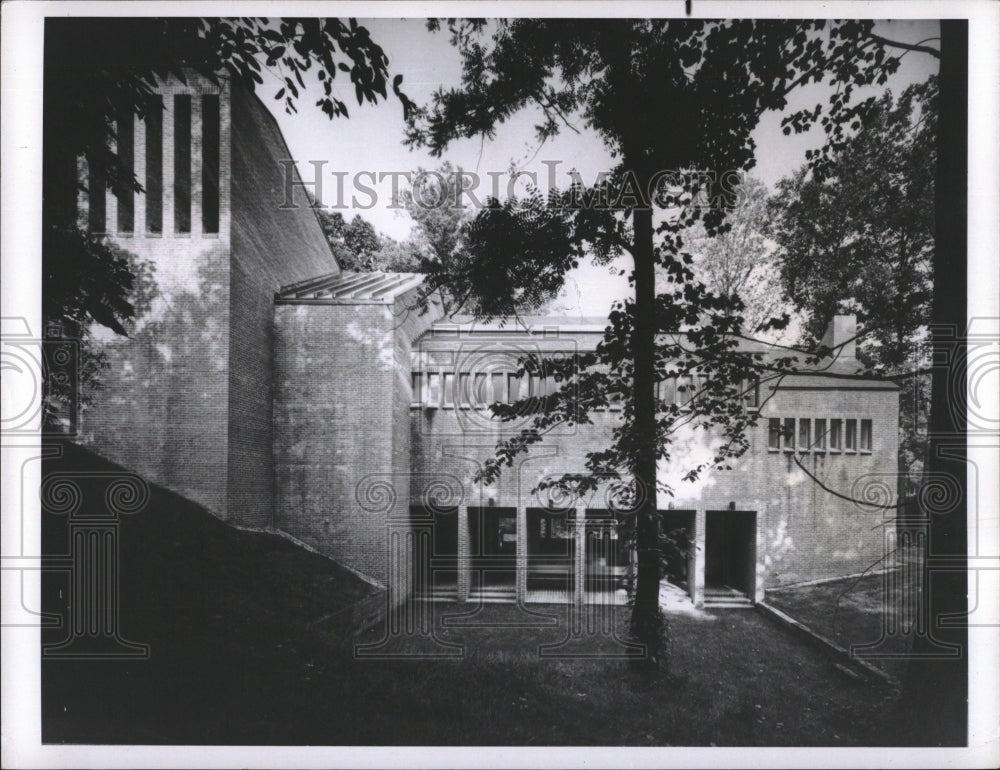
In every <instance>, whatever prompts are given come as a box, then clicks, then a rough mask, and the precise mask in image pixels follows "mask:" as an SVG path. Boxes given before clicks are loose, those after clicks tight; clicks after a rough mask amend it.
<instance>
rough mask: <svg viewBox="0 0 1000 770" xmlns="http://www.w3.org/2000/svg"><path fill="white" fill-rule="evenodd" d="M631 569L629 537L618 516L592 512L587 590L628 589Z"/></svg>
mask: <svg viewBox="0 0 1000 770" xmlns="http://www.w3.org/2000/svg"><path fill="white" fill-rule="evenodd" d="M628 566H629V541H628V533H626V532H624V531H623V530H622V528H621V525H620V521H619V519H618V518H617V517H616V516H615V514H614V513H612V512H611V511H608V510H604V509H598V508H588V509H587V524H586V528H585V529H584V563H583V574H584V590H586V591H614V590H616V589H618V588H623V587H624V586H625V581H626V575H627V572H628Z"/></svg>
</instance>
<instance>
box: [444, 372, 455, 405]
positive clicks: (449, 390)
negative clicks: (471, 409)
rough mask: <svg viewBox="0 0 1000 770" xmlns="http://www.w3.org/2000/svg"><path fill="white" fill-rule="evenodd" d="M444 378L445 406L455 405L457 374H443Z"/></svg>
mask: <svg viewBox="0 0 1000 770" xmlns="http://www.w3.org/2000/svg"><path fill="white" fill-rule="evenodd" d="M441 376H442V377H443V378H444V401H443V402H442V405H443V406H455V375H454V374H443V375H441Z"/></svg>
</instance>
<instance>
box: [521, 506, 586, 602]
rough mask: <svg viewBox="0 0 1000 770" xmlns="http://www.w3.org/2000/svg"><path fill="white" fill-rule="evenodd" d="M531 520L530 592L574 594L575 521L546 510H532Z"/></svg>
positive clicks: (529, 552)
mask: <svg viewBox="0 0 1000 770" xmlns="http://www.w3.org/2000/svg"><path fill="white" fill-rule="evenodd" d="M573 513H574V514H575V511H574V512H573ZM527 518H528V575H527V589H528V590H529V591H536V590H537V591H544V590H549V591H572V590H573V585H574V573H575V570H574V564H573V557H574V555H575V550H576V548H575V545H576V539H575V537H574V527H575V524H576V522H575V519H573V518H572V516H571V515H568V514H567V512H566V511H552V510H546V509H543V508H529V509H528V510H527Z"/></svg>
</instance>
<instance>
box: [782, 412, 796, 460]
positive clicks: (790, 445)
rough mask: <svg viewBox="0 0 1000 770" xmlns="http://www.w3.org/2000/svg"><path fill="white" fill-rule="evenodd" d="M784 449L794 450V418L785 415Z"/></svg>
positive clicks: (787, 450)
mask: <svg viewBox="0 0 1000 770" xmlns="http://www.w3.org/2000/svg"><path fill="white" fill-rule="evenodd" d="M784 434H785V451H786V452H793V451H795V418H794V417H786V418H785V430H784Z"/></svg>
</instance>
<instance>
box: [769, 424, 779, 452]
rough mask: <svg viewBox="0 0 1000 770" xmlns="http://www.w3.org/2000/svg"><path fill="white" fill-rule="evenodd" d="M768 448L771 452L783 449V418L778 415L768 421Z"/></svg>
mask: <svg viewBox="0 0 1000 770" xmlns="http://www.w3.org/2000/svg"><path fill="white" fill-rule="evenodd" d="M767 448H768V450H769V451H771V452H777V451H778V450H779V449H781V420H779V419H778V418H777V417H772V418H771V419H770V420H768V421H767Z"/></svg>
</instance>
